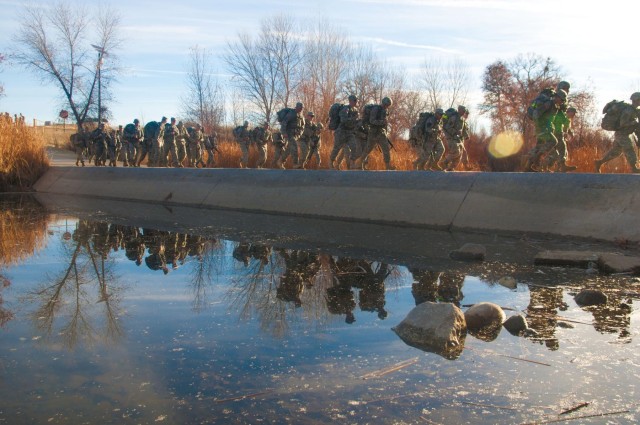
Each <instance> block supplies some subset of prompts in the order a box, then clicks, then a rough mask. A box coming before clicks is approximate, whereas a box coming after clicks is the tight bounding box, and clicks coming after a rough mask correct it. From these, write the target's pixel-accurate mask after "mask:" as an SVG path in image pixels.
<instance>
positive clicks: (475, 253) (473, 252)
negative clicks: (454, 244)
mask: <svg viewBox="0 0 640 425" xmlns="http://www.w3.org/2000/svg"><path fill="white" fill-rule="evenodd" d="M486 255H487V248H485V247H484V245H479V244H475V243H466V244H464V245H462V247H460V248H458V249H456V250H453V251H451V252H450V253H449V257H450V258H451V259H452V260H461V261H484V257H485V256H486Z"/></svg>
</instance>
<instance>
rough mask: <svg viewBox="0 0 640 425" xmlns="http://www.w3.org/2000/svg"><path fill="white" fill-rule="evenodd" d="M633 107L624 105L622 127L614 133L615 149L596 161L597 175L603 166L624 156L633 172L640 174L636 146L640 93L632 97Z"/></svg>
mask: <svg viewBox="0 0 640 425" xmlns="http://www.w3.org/2000/svg"><path fill="white" fill-rule="evenodd" d="M630 99H631V105H629V104H626V103H625V104H624V109H623V110H622V112H621V113H620V125H619V127H618V130H616V131H615V133H613V147H612V148H611V149H609V151H608V152H607V153H606V154H605V155H604V157H602V159H597V160H596V167H595V171H596V173H599V172H600V167H602V165H603V164H605V163H607V162H609V161H611V160H612V159H615V158H617V157H619V156H620V155H622V154H624V156H625V158H627V162H628V163H629V166H630V167H631V172H633V173H640V168H638V164H637V163H638V155H637V154H636V145H637V144H638V134H640V120H639V118H638V115H640V110H639V109H638V108H639V107H640V92H635V93H633V94H632V95H631V97H630Z"/></svg>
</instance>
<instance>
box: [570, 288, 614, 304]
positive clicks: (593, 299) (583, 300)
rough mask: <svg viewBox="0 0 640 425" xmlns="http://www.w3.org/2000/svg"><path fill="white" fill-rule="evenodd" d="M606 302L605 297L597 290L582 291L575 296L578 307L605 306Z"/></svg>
mask: <svg viewBox="0 0 640 425" xmlns="http://www.w3.org/2000/svg"><path fill="white" fill-rule="evenodd" d="M607 300H608V298H607V295H606V294H605V293H604V292H602V291H600V290H599V289H583V290H582V291H580V292H579V293H578V295H576V296H575V301H576V304H578V305H579V306H580V307H586V306H590V305H602V304H606V303H607Z"/></svg>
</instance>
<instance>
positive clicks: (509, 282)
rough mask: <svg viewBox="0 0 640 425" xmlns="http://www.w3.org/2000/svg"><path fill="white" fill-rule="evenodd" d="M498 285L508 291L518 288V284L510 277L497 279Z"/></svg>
mask: <svg viewBox="0 0 640 425" xmlns="http://www.w3.org/2000/svg"><path fill="white" fill-rule="evenodd" d="M498 284H499V285H502V286H504V287H505V288H509V289H516V288H517V287H518V282H516V280H515V279H514V278H513V277H511V276H504V277H501V278H500V279H498Z"/></svg>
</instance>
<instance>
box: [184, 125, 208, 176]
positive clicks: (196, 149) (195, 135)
mask: <svg viewBox="0 0 640 425" xmlns="http://www.w3.org/2000/svg"><path fill="white" fill-rule="evenodd" d="M190 130H191V131H187V137H188V146H189V155H188V157H189V166H190V167H194V168H197V167H198V165H201V166H202V167H204V166H206V164H205V163H204V160H203V159H202V145H203V143H204V133H203V132H202V127H201V126H200V124H196V126H195V128H193V129H190Z"/></svg>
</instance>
